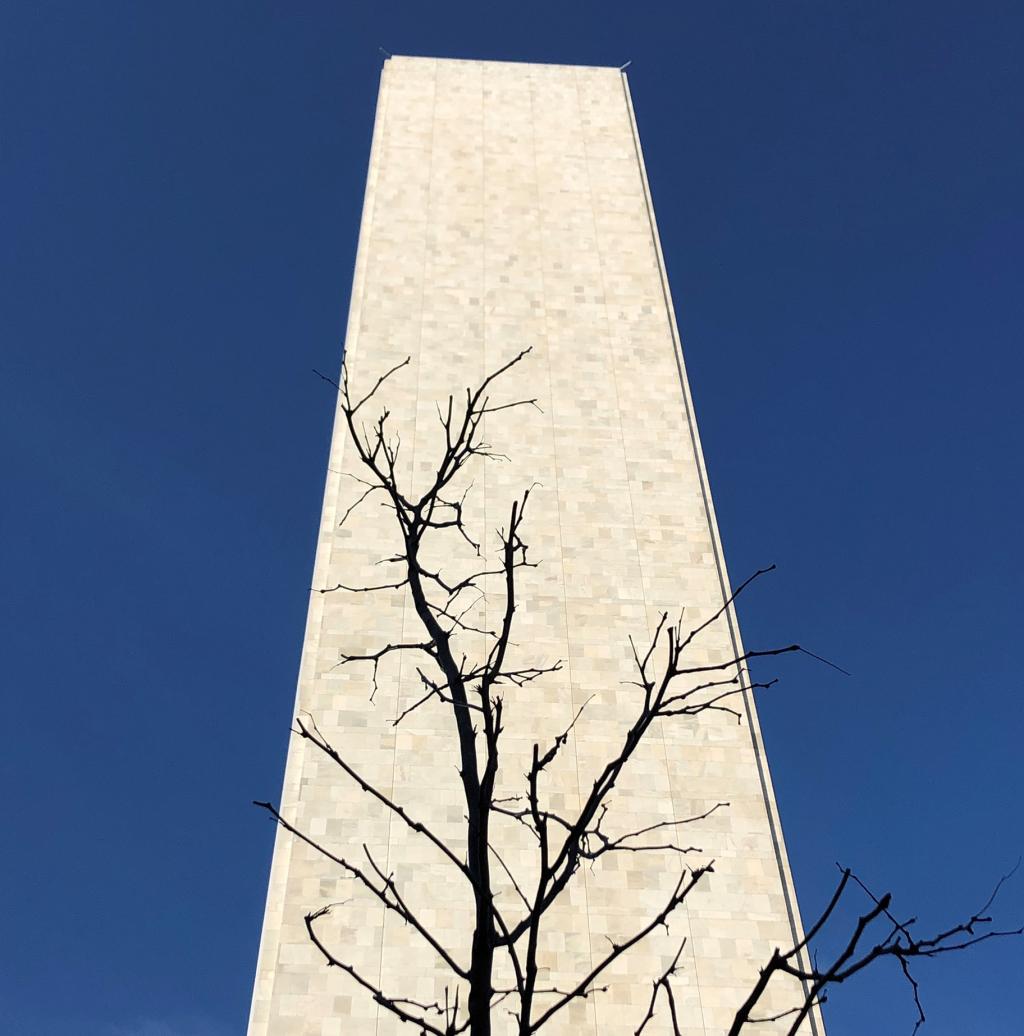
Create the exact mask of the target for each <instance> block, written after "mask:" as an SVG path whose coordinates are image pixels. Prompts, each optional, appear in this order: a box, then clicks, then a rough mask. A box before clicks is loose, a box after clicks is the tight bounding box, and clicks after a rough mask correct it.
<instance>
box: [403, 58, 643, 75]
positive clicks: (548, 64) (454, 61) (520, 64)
mask: <svg viewBox="0 0 1024 1036" xmlns="http://www.w3.org/2000/svg"><path fill="white" fill-rule="evenodd" d="M392 61H394V62H398V63H400V64H405V63H406V62H416V63H424V64H433V65H502V66H512V67H515V68H522V69H527V68H545V69H554V68H583V69H590V70H593V71H600V72H615V73H618V72H621V71H623V69H624V68H625V66H624V65H623V66H616V65H587V64H576V63H571V62H557V61H520V60H515V61H509V60H500V61H499V60H490V59H481V58H445V57H434V56H430V55H424V54H389V55H387V56H386V57H385V59H384V63H385V64H388V63H389V62H392ZM627 64H628V62H627Z"/></svg>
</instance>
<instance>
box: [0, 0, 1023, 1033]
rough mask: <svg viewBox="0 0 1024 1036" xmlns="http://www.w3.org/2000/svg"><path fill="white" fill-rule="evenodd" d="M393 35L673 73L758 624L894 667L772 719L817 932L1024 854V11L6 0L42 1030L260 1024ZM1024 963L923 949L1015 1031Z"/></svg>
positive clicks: (11, 594)
mask: <svg viewBox="0 0 1024 1036" xmlns="http://www.w3.org/2000/svg"><path fill="white" fill-rule="evenodd" d="M378 45H383V46H384V47H386V48H387V49H388V50H390V51H393V52H396V53H415V54H435V55H443V56H460V57H479V58H511V59H525V60H531V61H556V62H580V63H590V64H610V65H618V64H621V63H622V62H624V61H626V60H627V59H632V61H633V64H632V67H631V69H630V82H631V86H632V90H633V95H634V100H635V104H636V107H637V112H638V118H639V123H640V130H641V134H642V137H643V141H644V146H645V152H646V158H647V164H648V169H649V173H650V178H651V181H652V187H653V192H654V200H655V204H656V207H657V212H658V217H659V221H660V225H661V231H662V237H663V239H664V246H665V250H666V256H667V262H668V267H669V274H670V277H671V280H672V284H673V287H674V292H675V298H676V303H677V306H678V309H679V316H680V322H681V325H682V332H683V337H684V341H685V343H686V348H687V360H688V365H689V370H690V376H691V380H692V383H693V390H694V395H695V399H696V405H697V411H698V416H699V418H700V422H701V428H702V433H703V438H704V443H705V448H706V451H707V456H708V466H709V468H710V472H711V480H712V487H713V490H714V493H715V498H716V502H717V505H718V511H719V516H720V520H721V524H722V532H723V537H724V541H725V545H726V551H727V556H728V560H729V565H730V569H731V572H732V574H733V576H734V578H739V577H740V576H741V575H743V574H746V573H747V572H749V571H750V570H752V569H753V568H755V567H757V566H759V565H760V564H762V563H764V562H770V561H775V562H777V563H778V564H779V565H780V571H779V573H778V574H777V575H776V576H775V577H774V578H773V579H772V581H771V582H770V583H768V584H765V585H762V586H761V587H760V588H759V590H758V591H757V592H756V593H755V594H754V595H753V596H752V597H751V598H750V599H749V600H748V601H747V602H746V603H745V604H744V606H743V609H742V619H743V622H744V630H745V637H746V640H747V641H748V643H749V645H750V646H763V645H766V644H769V643H772V642H777V641H783V642H788V641H790V640H793V639H798V640H800V641H802V642H804V643H806V644H807V645H808V646H810V647H813V648H814V649H815V650H817V651H819V652H821V653H823V654H826V655H828V656H830V657H832V658H834V659H835V660H837V661H838V662H840V663H841V664H842V665H844V666H845V667H846V668H847V669H849V670H851V671H852V673H853V674H854V675H853V677H852V678H850V679H844V678H842V677H839V676H838V675H836V674H833V673H831V672H830V671H828V670H826V669H824V668H821V667H816V666H813V665H811V664H809V663H800V662H794V663H790V664H788V665H786V666H785V667H782V673H783V676H784V677H785V679H784V682H783V684H782V686H781V687H780V688H779V689H778V691H777V692H776V693H773V694H772V697H771V698H770V699H767V700H764V701H762V703H761V711H762V720H763V725H764V733H765V739H766V741H767V744H768V749H769V755H770V758H771V761H772V767H773V773H774V777H775V781H776V787H777V791H778V795H779V799H780V803H781V809H782V816H783V822H784V825H785V830H786V834H787V837H788V841H789V846H790V851H791V858H792V862H793V867H794V871H795V873H796V879H797V886H798V889H799V891H800V896H801V900H802V903H803V905H804V909H805V913H808V914H809V913H811V912H812V911H813V910H814V909H815V908H816V907H817V906H819V905H820V904H821V901H822V899H823V898H824V897H825V895H826V894H827V891H828V889H829V888H830V887H831V883H832V881H833V874H834V871H833V861H834V860H837V859H839V860H842V861H844V862H849V863H851V864H852V865H855V866H856V867H857V868H858V869H859V870H860V871H861V873H862V874H863V875H864V876H865V877H867V878H868V879H870V881H872V882H873V883H874V884H875V885H876V887H877V888H879V889H882V888H891V889H892V890H893V891H894V892H895V893H896V894H897V895H898V897H899V900H898V902H899V903H901V904H902V906H903V912H905V913H908V914H910V913H915V914H918V915H920V916H922V917H924V918H930V919H933V920H934V921H935V922H936V923H941V922H944V921H946V920H948V919H950V918H951V917H954V916H957V914H958V912H959V911H960V910H961V909H967V908H969V907H971V906H973V905H975V902H976V901H980V900H981V899H984V895H985V894H986V892H987V890H988V887H989V885H990V884H991V882H992V881H993V880H994V878H995V877H996V876H997V875H998V873H1000V872H1001V871H1002V870H1005V869H1007V868H1008V867H1009V866H1012V864H1013V862H1014V861H1015V860H1016V859H1017V857H1018V856H1019V855H1020V853H1021V852H1022V850H1024V810H1022V808H1021V802H1020V795H1021V791H1022V781H1021V750H1020V742H1021V733H1022V730H1024V710H1022V705H1021V681H1020V673H1019V669H1018V665H1017V664H1016V663H1017V659H1016V657H1015V656H1014V654H1013V652H1012V649H1013V646H1014V644H1015V640H1016V639H1017V635H1018V627H1019V623H1020V617H1021V607H1020V584H1021V579H1022V576H1024V571H1022V570H1024V565H1022V548H1021V529H1020V526H1021V505H1022V502H1024V496H1022V490H1021V479H1020V474H1021V464H1020V452H1021V433H1020V424H1019V421H1020V418H1019V414H1020V410H1021V403H1020V397H1021V380H1022V375H1024V363H1022V359H1021V349H1020V345H1021V333H1020V332H1021V326H1022V317H1024V291H1022V289H1021V272H1022V268H1024V263H1022V260H1024V255H1022V252H1024V246H1022V241H1024V144H1022V134H1021V127H1022V116H1024V75H1022V73H1021V62H1020V56H1021V53H1022V50H1024V8H1022V7H1021V5H1020V4H1019V3H1005V4H999V3H989V2H978V0H973V2H970V3H944V2H934V0H933V2H927V3H926V2H922V3H907V2H903V3H897V4H892V3H881V2H880V3H848V4H843V5H840V4H828V3H820V2H786V0H776V2H771V3H764V2H756V3H755V2H748V3H739V2H735V3H733V2H729V3H725V2H723V3H707V2H703V3H690V2H685V3H671V4H668V3H666V4H664V5H653V4H644V3H614V4H611V3H609V4H596V3H594V4H580V3H576V4H570V3H564V4H559V3H552V2H550V0H548V2H545V3H532V2H520V3H517V4H514V5H501V6H499V5H495V4H479V3H478V4H472V5H470V4H467V5H454V4H445V3H431V4H423V3H408V4H400V3H391V4H378V5H376V10H371V5H370V4H369V3H364V4H360V5H354V4H340V3H338V4H327V3H318V4H312V3H304V4H295V3H279V4H263V3H249V4H241V3H223V2H222V3H211V2H204V3H184V2H176V3H173V4H157V3H141V4H140V3H119V2H113V0H105V2H103V3H100V4H83V3H48V2H42V0H34V2H27V0H21V2H13V3H12V2H8V3H7V4H6V5H4V8H3V11H2V13H0V96H2V97H3V102H2V103H3V116H2V118H3V125H2V149H0V163H2V165H0V170H2V172H0V176H2V203H3V224H2V225H3V230H2V235H0V249H2V251H0V263H2V268H0V293H2V326H0V331H2V369H0V422H2V443H3V446H2V448H3V451H4V458H3V471H4V483H5V485H4V505H3V518H2V522H3V535H2V537H0V549H2V558H3V567H2V580H3V585H4V591H5V593H4V600H5V603H4V614H3V629H4V633H5V635H6V636H5V640H6V646H5V647H4V649H3V658H4V665H3V669H4V683H5V685H6V687H5V711H4V717H5V722H4V740H3V754H2V766H3V770H2V773H0V778H2V781H3V788H4V792H5V802H6V808H5V809H4V811H3V813H4V820H3V824H2V826H0V839H2V842H3V852H2V860H3V872H2V873H3V878H2V881H0V897H2V899H0V916H2V918H3V928H4V931H5V935H4V937H3V939H2V940H0V997H2V1002H0V1016H2V1017H3V1019H4V1022H3V1025H4V1028H5V1031H8V1032H11V1033H15V1034H27V1036H37V1034H38V1036H50V1034H61V1036H65V1034H69V1033H73V1034H76V1036H78V1034H81V1036H226V1034H232V1033H238V1032H241V1031H242V1029H243V1027H244V1021H245V1017H246V1012H247V1009H248V998H249V990H250V983H251V977H252V972H253V966H254V961H255V954H256V948H257V940H258V934H259V926H260V920H261V914H262V909H263V897H264V891H265V883H266V877H267V870H268V865H269V858H270V847H271V834H272V833H271V830H270V827H269V825H268V824H267V823H266V822H265V821H263V820H262V818H261V817H259V816H257V815H256V812H255V810H254V809H253V808H252V807H251V806H250V805H249V800H250V799H252V798H254V797H275V798H276V795H277V792H278V788H279V785H280V779H281V770H282V765H283V760H284V752H285V745H286V739H287V728H288V722H289V718H290V716H289V713H290V708H291V703H292V696H293V688H294V679H295V673H296V668H297V661H298V652H299V644H300V639H301V634H302V627H303V622H304V615H305V607H306V587H307V586H308V580H309V571H310V568H311V563H312V552H313V544H314V535H315V531H316V526H317V516H318V509H319V506H320V494H321V487H322V469H323V466H324V464H325V459H326V450H327V444H328V436H329V430H330V424H331V418H332V399H331V397H330V394H329V393H327V392H325V390H324V386H323V383H322V382H319V381H318V380H317V379H316V378H315V377H314V376H313V375H312V374H311V372H310V368H311V367H314V366H315V367H319V368H321V369H336V368H337V366H338V363H339V360H340V351H341V335H342V331H343V327H344V319H345V313H346V309H347V303H348V299H347V294H348V287H349V281H350V277H351V270H352V262H353V257H354V251H355V244H356V233H357V225H358V219H359V210H360V203H361V198H362V188H363V180H364V175H365V168H366V161H367V153H368V146H369V137H370V128H371V122H372V116H373V106H374V100H375V94H376V88H377V75H378V70H379V67H380V61H381V58H380V54H379V53H378V50H377V48H378ZM513 447H514V444H513ZM1000 912H1001V914H1002V915H1003V916H1004V917H1005V918H1006V920H1007V921H1014V922H1017V923H1020V921H1021V920H1024V876H1019V877H1018V878H1017V880H1016V882H1015V883H1014V884H1013V885H1012V886H1011V887H1010V888H1009V889H1008V890H1007V892H1006V895H1005V899H1004V901H1003V904H1002V909H1001V911H1000ZM1022 968H1024V946H1022V945H1021V944H1020V943H1018V944H1007V943H1004V944H1002V945H999V946H992V947H984V948H982V949H981V950H979V951H978V952H977V953H976V954H975V955H974V956H972V957H970V958H969V959H968V958H962V959H960V960H957V961H951V962H946V963H945V964H942V965H940V966H934V967H930V968H929V967H922V968H921V969H920V977H921V979H922V984H923V996H924V999H925V1005H926V1008H927V1010H928V1013H929V1018H930V1022H929V1026H928V1028H927V1029H926V1030H925V1031H926V1032H927V1033H929V1034H931V1036H941V1034H945V1036H962V1034H964V1033H968V1032H970V1033H985V1034H986V1036H1001V1034H1010V1033H1015V1034H1016V1033H1019V1032H1020V1009H1019V983H1020V976H1021V973H1022ZM827 1017H828V1020H829V1022H830V1036H860V1034H863V1033H868V1032H870V1033H880V1034H889V1033H897V1034H903V1033H906V1034H907V1036H909V1033H910V1030H911V1028H912V1021H913V1011H912V1008H911V1004H910V1001H909V999H908V997H907V995H906V994H905V992H904V990H903V989H902V987H901V985H900V984H899V983H897V982H896V981H894V980H891V979H889V978H878V979H876V980H871V979H865V980H863V981H861V982H859V983H855V984H853V985H851V986H850V987H849V988H848V989H843V990H841V991H840V992H839V993H838V994H837V996H836V997H835V998H834V1001H833V1003H832V1004H831V1005H830V1011H829V1014H828V1016H827Z"/></svg>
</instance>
